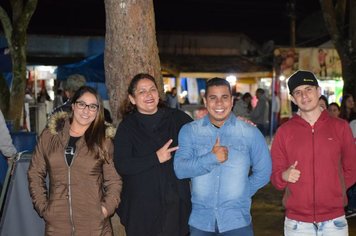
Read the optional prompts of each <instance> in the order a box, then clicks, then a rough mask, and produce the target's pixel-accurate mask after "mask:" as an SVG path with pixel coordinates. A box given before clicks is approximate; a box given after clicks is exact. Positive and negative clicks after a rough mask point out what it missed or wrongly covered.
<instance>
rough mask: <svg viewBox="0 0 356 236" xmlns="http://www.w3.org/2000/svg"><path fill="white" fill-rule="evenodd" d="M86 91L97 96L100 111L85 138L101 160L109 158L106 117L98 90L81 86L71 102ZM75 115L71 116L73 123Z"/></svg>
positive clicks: (90, 148)
mask: <svg viewBox="0 0 356 236" xmlns="http://www.w3.org/2000/svg"><path fill="white" fill-rule="evenodd" d="M84 93H90V94H92V95H94V96H95V98H96V100H97V102H98V105H99V107H98V111H97V115H96V117H95V119H94V121H93V122H92V123H91V124H90V126H89V128H88V129H87V130H86V131H85V133H84V139H85V142H86V145H87V147H88V149H89V151H91V152H97V158H99V159H101V160H107V155H108V153H107V151H106V148H105V147H104V143H105V140H106V137H105V130H106V125H105V118H104V106H103V102H102V100H101V98H100V95H99V94H98V92H97V91H96V90H95V89H94V88H92V87H90V86H82V87H80V88H79V89H78V90H77V91H76V92H75V93H74V95H73V97H72V99H71V102H72V104H75V103H76V101H77V100H78V99H79V98H81V97H82V96H83V94H84ZM72 120H73V117H71V118H70V123H72Z"/></svg>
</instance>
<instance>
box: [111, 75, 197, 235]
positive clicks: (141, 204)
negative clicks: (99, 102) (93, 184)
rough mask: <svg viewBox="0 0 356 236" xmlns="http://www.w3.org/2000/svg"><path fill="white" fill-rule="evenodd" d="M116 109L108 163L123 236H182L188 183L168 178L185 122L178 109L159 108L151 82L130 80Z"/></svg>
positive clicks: (146, 77)
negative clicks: (118, 179) (116, 178)
mask: <svg viewBox="0 0 356 236" xmlns="http://www.w3.org/2000/svg"><path fill="white" fill-rule="evenodd" d="M127 93H128V95H127V99H126V100H125V101H124V103H123V104H122V106H121V107H120V112H121V115H122V117H123V120H122V122H121V123H120V124H119V126H118V129H117V132H116V136H115V151H114V161H115V167H116V169H117V171H118V173H119V174H120V175H121V176H122V178H123V191H122V195H121V199H122V202H121V204H120V206H119V208H118V211H117V213H118V215H119V216H120V220H121V223H122V224H123V225H124V226H125V230H126V234H127V235H128V236H168V235H169V236H186V235H188V233H189V228H188V217H189V214H190V211H191V202H190V189H189V181H188V180H179V179H177V177H176V176H175V174H174V170H173V159H174V153H175V151H176V150H177V148H178V147H177V145H178V132H179V130H180V128H181V127H182V126H183V125H184V124H186V123H188V122H191V121H192V119H191V118H190V116H188V115H187V114H185V113H184V112H183V111H181V110H178V109H172V108H168V107H165V104H164V103H163V101H162V100H161V99H160V97H159V91H158V88H157V84H156V81H155V79H154V78H153V77H152V76H151V75H149V74H143V73H141V74H137V75H135V76H134V77H133V78H132V80H131V82H130V84H129V87H128V90H127Z"/></svg>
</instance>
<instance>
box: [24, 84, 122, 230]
mask: <svg viewBox="0 0 356 236" xmlns="http://www.w3.org/2000/svg"><path fill="white" fill-rule="evenodd" d="M72 110H73V113H72V114H70V113H68V112H58V113H56V114H54V115H52V116H51V118H50V120H49V124H48V127H47V128H45V130H44V131H43V132H42V134H41V136H40V138H39V140H38V143H37V146H36V149H35V152H34V154H33V156H32V159H31V162H30V166H29V169H28V181H29V191H30V195H31V198H32V202H33V205H34V208H35V209H36V211H37V213H38V214H39V216H41V217H43V219H44V220H45V223H46V228H45V234H46V235H76V236H87V235H97V236H102V235H108V236H109V235H110V236H111V235H112V228H111V224H110V216H111V215H113V214H114V212H115V209H116V208H117V207H118V205H119V201H120V192H121V186H122V181H121V178H120V176H119V175H118V174H117V172H116V170H115V167H114V163H113V142H112V138H113V136H114V133H115V130H114V128H113V127H111V126H106V125H105V124H104V110H103V104H102V101H101V98H100V97H99V95H98V94H97V92H96V91H95V90H94V89H93V88H91V87H87V86H83V87H81V88H80V89H79V90H77V91H76V92H75V93H74V95H73V96H72ZM47 175H48V183H47V179H46V176H47ZM47 184H48V185H49V187H47Z"/></svg>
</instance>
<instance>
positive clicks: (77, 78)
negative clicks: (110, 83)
mask: <svg viewBox="0 0 356 236" xmlns="http://www.w3.org/2000/svg"><path fill="white" fill-rule="evenodd" d="M85 83H86V81H85V77H84V76H83V75H80V74H73V75H70V76H68V78H67V80H66V81H65V82H64V86H63V89H64V90H65V91H68V92H71V93H75V92H76V91H77V90H78V89H79V88H80V87H82V86H84V85H85Z"/></svg>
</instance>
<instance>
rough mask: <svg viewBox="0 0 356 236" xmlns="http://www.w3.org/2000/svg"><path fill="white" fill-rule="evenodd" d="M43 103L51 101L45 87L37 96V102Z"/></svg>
mask: <svg viewBox="0 0 356 236" xmlns="http://www.w3.org/2000/svg"><path fill="white" fill-rule="evenodd" d="M45 101H51V97H50V96H49V94H48V92H47V89H46V88H45V87H42V88H41V90H40V92H39V94H38V96H37V102H41V103H43V102H45Z"/></svg>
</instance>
